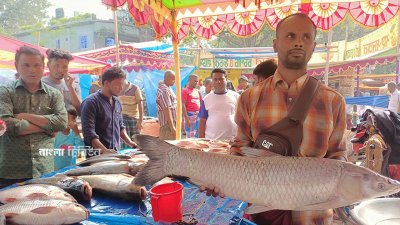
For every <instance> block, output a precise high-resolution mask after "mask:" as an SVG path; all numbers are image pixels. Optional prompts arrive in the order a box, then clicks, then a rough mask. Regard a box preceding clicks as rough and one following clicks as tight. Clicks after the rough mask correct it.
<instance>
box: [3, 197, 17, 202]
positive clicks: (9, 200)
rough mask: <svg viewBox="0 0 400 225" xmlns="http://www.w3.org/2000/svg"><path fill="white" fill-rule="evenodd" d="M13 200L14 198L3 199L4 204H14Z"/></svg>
mask: <svg viewBox="0 0 400 225" xmlns="http://www.w3.org/2000/svg"><path fill="white" fill-rule="evenodd" d="M15 200H17V199H16V198H6V199H4V201H3V202H4V203H10V202H15Z"/></svg>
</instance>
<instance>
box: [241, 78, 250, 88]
mask: <svg viewBox="0 0 400 225" xmlns="http://www.w3.org/2000/svg"><path fill="white" fill-rule="evenodd" d="M248 84H249V83H248V82H247V80H244V79H241V80H240V83H239V85H240V87H242V88H245V87H247V85H248Z"/></svg>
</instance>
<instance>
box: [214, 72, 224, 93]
mask: <svg viewBox="0 0 400 225" xmlns="http://www.w3.org/2000/svg"><path fill="white" fill-rule="evenodd" d="M212 79H213V87H214V92H215V93H223V92H225V91H226V83H227V82H226V77H225V74H223V73H213V75H212Z"/></svg>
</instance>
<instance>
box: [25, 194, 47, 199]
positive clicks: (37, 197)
mask: <svg viewBox="0 0 400 225" xmlns="http://www.w3.org/2000/svg"><path fill="white" fill-rule="evenodd" d="M26 197H27V198H28V199H31V200H32V199H40V198H46V197H48V195H46V194H44V193H32V194H30V195H28V196H26Z"/></svg>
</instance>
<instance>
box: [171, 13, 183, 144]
mask: <svg viewBox="0 0 400 225" xmlns="http://www.w3.org/2000/svg"><path fill="white" fill-rule="evenodd" d="M171 16H172V37H171V38H172V47H173V50H174V61H175V85H176V102H177V105H176V140H180V139H181V131H182V99H181V96H182V95H181V73H180V68H179V43H178V42H179V41H178V40H177V39H178V35H177V34H178V24H177V22H176V14H175V11H171Z"/></svg>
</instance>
